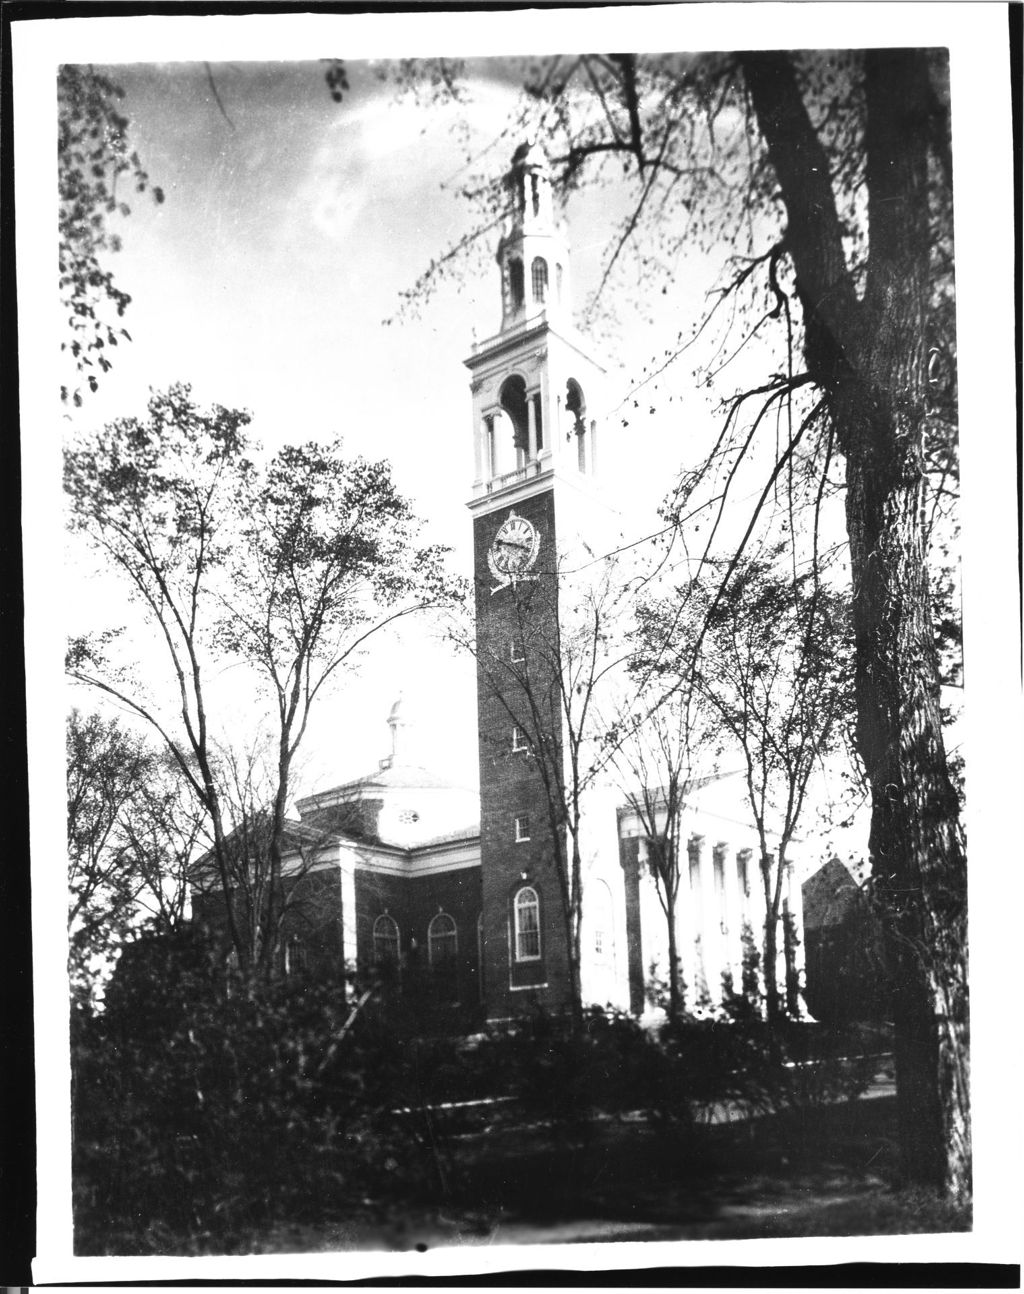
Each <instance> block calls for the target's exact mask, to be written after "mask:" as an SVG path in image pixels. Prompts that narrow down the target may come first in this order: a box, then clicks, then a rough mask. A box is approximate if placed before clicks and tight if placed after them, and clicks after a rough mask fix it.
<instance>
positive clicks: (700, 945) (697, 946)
mask: <svg viewBox="0 0 1024 1294" xmlns="http://www.w3.org/2000/svg"><path fill="white" fill-rule="evenodd" d="M703 846H704V837H703V836H700V835H697V834H696V833H694V834H693V835H691V836H690V837H689V839H688V840H687V843H686V852H687V862H688V868H687V870H688V872H689V885H688V886H687V899H688V902H687V905H686V907H687V927H688V935H689V938H688V939H687V941H686V942H687V945H688V947H689V948H690V950H691V962H690V966H691V973H690V976H689V977H688V983H689V988H690V1005H691V1006H695V1005H696V1004H697V1002H699V1001H700V1000H701V999H702V998H705V997H707V996H708V995H709V990H710V985H709V984H708V979H707V964H706V961H705V946H704V875H703V870H702V867H701V855H702V854H703V852H704V850H703Z"/></svg>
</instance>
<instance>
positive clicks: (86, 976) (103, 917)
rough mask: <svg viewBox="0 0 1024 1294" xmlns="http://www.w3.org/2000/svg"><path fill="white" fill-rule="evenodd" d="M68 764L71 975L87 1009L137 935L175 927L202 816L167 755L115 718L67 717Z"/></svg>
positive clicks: (75, 714)
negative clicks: (137, 930) (120, 951)
mask: <svg viewBox="0 0 1024 1294" xmlns="http://www.w3.org/2000/svg"><path fill="white" fill-rule="evenodd" d="M66 761H67V832H68V890H69V905H68V934H69V973H70V977H71V986H72V992H73V994H74V995H75V996H76V997H79V998H80V999H82V1000H89V999H90V998H92V997H93V996H94V995H95V994H96V993H97V992H98V989H99V984H100V982H101V981H102V978H103V971H104V966H105V964H106V963H108V962H109V960H110V958H111V957H112V955H113V953H114V952H115V950H116V948H117V947H118V945H119V944H120V943H122V942H123V941H124V939H125V938H126V937H127V936H128V933H129V931H130V930H131V929H132V928H133V927H135V926H137V925H138V924H139V923H140V922H145V923H147V924H148V925H149V926H151V927H152V928H155V929H157V930H163V931H169V930H173V929H174V928H175V927H177V926H178V925H179V924H180V923H181V921H182V919H183V915H184V904H185V888H186V869H187V865H188V862H189V859H190V856H191V853H192V850H193V847H194V845H195V842H196V840H197V837H198V834H199V829H200V826H201V815H200V814H199V813H198V812H197V811H196V806H195V804H194V802H190V796H189V793H188V790H187V788H186V787H185V786H184V785H183V783H182V781H181V778H180V777H179V776H178V775H177V772H176V770H175V769H174V768H173V767H172V766H169V764H168V760H167V758H166V755H165V753H164V752H163V751H161V750H160V749H159V748H154V747H153V746H152V745H151V744H150V743H148V742H146V741H144V740H143V739H142V738H140V737H139V736H138V735H137V734H135V733H134V732H132V731H131V730H130V729H128V728H125V727H124V726H123V725H122V724H121V723H119V722H118V720H116V719H105V718H103V717H102V716H101V715H98V714H90V715H83V714H81V713H80V712H79V711H78V710H73V711H72V712H71V714H70V715H69V717H68V723H67V735H66Z"/></svg>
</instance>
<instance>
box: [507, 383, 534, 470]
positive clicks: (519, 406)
mask: <svg viewBox="0 0 1024 1294" xmlns="http://www.w3.org/2000/svg"><path fill="white" fill-rule="evenodd" d="M500 403H501V407H502V409H504V411H505V413H507V414H508V417H509V421H510V422H511V423H512V443H513V445H514V446H515V448H516V450H517V451H518V452H519V453H522V454H525V453H526V452H527V451H528V449H529V447H530V430H529V420H528V414H527V400H526V382H525V381H524V380H523V379H522V378H521V377H520V376H519V374H518V373H513V374H512V376H511V377H507V378H506V379H505V381H504V382H503V383H502V387H501V395H500Z"/></svg>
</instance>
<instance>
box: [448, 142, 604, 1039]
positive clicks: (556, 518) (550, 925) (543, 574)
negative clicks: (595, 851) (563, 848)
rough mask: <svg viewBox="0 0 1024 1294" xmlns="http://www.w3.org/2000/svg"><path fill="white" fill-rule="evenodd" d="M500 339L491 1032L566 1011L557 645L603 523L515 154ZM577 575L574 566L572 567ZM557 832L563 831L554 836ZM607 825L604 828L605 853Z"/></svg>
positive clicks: (531, 173) (487, 976)
mask: <svg viewBox="0 0 1024 1294" xmlns="http://www.w3.org/2000/svg"><path fill="white" fill-rule="evenodd" d="M504 182H505V186H506V196H507V203H508V214H507V216H506V221H505V228H504V232H503V236H502V238H501V241H500V243H499V246H498V253H497V259H498V265H499V268H500V272H501V327H500V330H499V332H498V333H497V334H496V335H495V336H493V337H490V338H488V339H487V340H486V341H483V342H480V343H478V344H477V345H475V346H474V348H473V353H472V354H471V355H470V357H469V358H468V359H467V360H466V361H465V363H466V365H467V367H468V368H469V370H470V373H471V374H472V381H471V390H472V395H473V425H474V440H473V444H474V463H475V480H474V485H473V498H472V500H471V502H470V504H469V508H470V511H471V513H472V517H473V530H474V579H475V589H476V654H477V694H478V728H479V743H480V797H481V804H480V850H481V878H482V886H483V896H482V907H483V911H482V918H481V931H480V942H481V962H482V968H483V986H482V993H483V998H484V1001H485V1002H486V1005H487V1016H488V1018H489V1019H492V1020H499V1019H507V1018H509V1017H511V1016H514V1015H517V1014H521V1013H522V1012H523V1011H524V1010H527V1009H529V1008H530V1007H531V1006H532V1005H540V1006H543V1007H544V1008H545V1009H549V1010H557V1009H559V1008H560V1007H562V1006H564V1005H565V1004H566V1002H567V1000H568V996H569V963H568V960H567V956H566V950H567V946H568V945H567V931H566V923H565V902H564V896H563V894H562V892H561V885H560V881H559V875H558V871H557V869H556V865H555V863H554V862H553V858H554V856H555V854H556V852H557V843H556V842H557V839H558V837H557V836H556V834H555V833H556V832H557V831H558V830H559V827H558V826H557V822H556V821H555V820H553V814H552V809H553V806H554V805H555V804H556V803H557V795H553V793H552V786H551V782H552V778H553V777H555V780H557V776H556V774H557V769H558V767H559V765H560V763H561V760H562V759H563V746H564V737H565V734H564V731H563V719H562V714H561V710H560V707H559V704H558V690H559V678H558V674H559V667H558V660H559V638H560V631H561V630H562V616H563V611H564V609H565V608H566V607H567V605H568V602H567V599H568V598H569V597H570V596H571V594H570V593H569V591H568V590H569V588H570V582H569V577H568V575H567V571H568V568H569V559H568V555H569V554H570V553H572V552H573V551H574V550H578V549H579V546H580V545H581V544H584V543H585V544H588V545H593V546H595V548H596V547H597V546H598V545H600V544H601V543H602V542H603V538H602V532H603V530H604V529H606V528H607V527H608V526H609V525H610V524H611V518H612V517H613V515H614V514H613V513H611V511H610V510H609V508H608V507H607V505H606V504H605V503H604V502H603V501H602V499H601V495H600V491H599V488H598V486H597V482H596V478H595V473H596V468H597V465H598V445H599V440H598V436H599V430H600V420H599V414H600V411H601V406H602V388H603V379H604V373H605V371H604V368H603V367H602V366H601V365H600V364H599V363H598V362H597V361H596V359H595V358H594V356H593V354H592V352H591V351H590V349H589V347H588V346H587V343H586V342H585V341H584V340H583V338H582V337H580V336H579V334H578V333H577V332H576V331H575V330H574V328H573V327H572V324H571V318H570V298H569V284H570V279H569V256H568V250H567V245H566V238H565V227H564V223H563V222H562V221H560V220H559V219H558V217H557V215H556V212H555V209H554V203H553V196H552V192H551V183H550V178H549V172H548V166H547V160H546V158H545V156H544V154H543V151H542V150H541V149H540V148H539V147H538V146H537V145H528V144H523V145H521V146H520V147H519V148H518V149H517V150H516V152H515V154H514V156H513V159H512V167H511V169H510V171H509V172H508V174H507V175H506V177H505V181H504ZM577 565H578V563H577ZM562 830H564V828H562ZM614 830H615V828H614V822H613V823H612V824H611V833H612V838H613V839H614Z"/></svg>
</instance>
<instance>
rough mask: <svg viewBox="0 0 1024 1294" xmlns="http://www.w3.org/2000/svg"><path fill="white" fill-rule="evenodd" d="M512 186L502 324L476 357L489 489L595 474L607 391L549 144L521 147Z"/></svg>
mask: <svg viewBox="0 0 1024 1294" xmlns="http://www.w3.org/2000/svg"><path fill="white" fill-rule="evenodd" d="M503 192H504V196H505V210H504V215H503V225H502V234H501V239H500V241H499V243H498V248H497V261H498V267H499V270H500V285H501V325H500V327H499V329H498V330H497V332H496V333H495V334H494V336H492V337H489V338H488V339H487V340H485V341H482V342H477V343H475V344H474V348H473V355H472V356H471V357H470V359H468V360H467V361H466V363H467V365H468V366H469V367H470V369H471V370H472V371H473V374H474V381H473V406H474V416H475V426H476V430H475V435H474V444H473V452H474V465H475V469H476V474H475V478H474V483H473V488H474V490H475V491H477V492H478V493H479V495H480V496H482V497H483V496H486V497H489V498H494V497H496V496H497V495H498V494H499V493H500V492H501V491H503V490H506V489H517V488H520V487H521V486H522V485H523V484H524V483H525V482H527V481H530V482H537V483H538V485H539V483H540V482H541V481H542V480H544V479H546V478H547V477H548V476H549V474H551V473H553V472H558V471H561V472H571V473H573V474H574V475H576V474H577V473H578V474H585V475H587V476H592V475H593V474H594V466H595V459H594V428H595V426H596V423H595V420H594V414H595V410H596V409H600V408H602V407H603V403H602V401H603V390H604V386H603V377H604V369H603V367H602V366H601V365H600V364H598V363H597V362H596V360H595V358H594V357H593V356H592V355H591V353H590V346H589V343H588V342H587V341H586V339H585V338H583V337H581V336H580V334H579V333H578V332H577V331H576V329H575V328H574V327H573V324H572V319H571V313H570V312H571V303H572V290H571V274H570V256H569V248H568V245H567V239H566V226H565V221H564V220H563V219H562V216H561V213H560V211H559V209H558V206H557V202H556V198H555V191H554V186H553V183H552V174H551V169H550V167H549V165H548V160H547V157H546V156H545V153H544V150H543V148H541V147H540V145H539V144H537V143H534V142H527V143H523V144H520V146H519V147H518V148H517V149H516V150H515V152H514V153H513V155H512V162H511V166H510V167H509V169H508V171H507V172H506V173H505V176H504V177H503ZM584 392H586V395H584Z"/></svg>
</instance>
